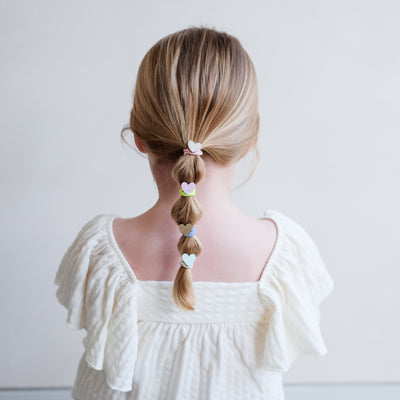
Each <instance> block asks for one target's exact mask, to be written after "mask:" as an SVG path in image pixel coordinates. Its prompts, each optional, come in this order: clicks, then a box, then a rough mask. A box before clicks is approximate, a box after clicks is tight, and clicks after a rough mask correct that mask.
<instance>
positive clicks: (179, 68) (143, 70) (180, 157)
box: [121, 27, 259, 310]
mask: <svg viewBox="0 0 400 400" xmlns="http://www.w3.org/2000/svg"><path fill="white" fill-rule="evenodd" d="M258 130H259V114H258V92H257V78H256V72H255V68H254V66H253V63H252V61H251V59H250V57H249V56H248V54H247V52H246V51H245V50H244V48H243V47H242V45H241V44H240V42H239V40H238V39H237V38H235V37H233V36H231V35H229V34H227V33H225V32H219V31H217V30H215V29H211V28H206V27H190V28H187V29H183V30H181V31H178V32H175V33H172V34H170V35H168V36H166V37H164V38H162V39H161V40H159V41H158V42H157V43H156V44H155V45H153V47H151V49H150V50H149V51H148V52H147V53H146V54H145V56H144V58H143V60H142V62H141V63H140V66H139V70H138V74H137V80H136V85H135V91H134V96H133V107H132V110H131V114H130V122H129V125H127V126H126V127H125V128H124V129H123V130H122V132H121V137H122V139H123V141H125V142H126V140H125V137H124V134H125V132H126V131H132V132H134V133H135V134H136V135H137V136H138V137H139V138H140V139H141V140H142V141H143V142H144V143H145V144H146V146H147V147H148V150H149V151H150V152H151V153H152V154H154V155H155V156H156V157H160V158H162V159H163V160H165V161H168V162H173V168H172V177H173V179H174V180H175V181H176V182H177V183H179V185H180V184H181V183H182V182H187V183H190V182H194V183H195V184H197V183H198V182H199V181H200V180H201V179H202V177H203V176H204V173H205V163H204V161H203V159H202V157H210V158H211V159H213V160H214V161H215V162H216V163H219V164H222V165H225V164H228V163H231V162H237V161H238V160H239V159H240V158H241V157H242V156H243V154H244V153H245V152H246V151H247V150H248V149H249V148H254V149H255V150H256V165H257V163H258V158H259V156H258V149H257V147H256V142H257V137H258ZM190 140H192V141H194V142H196V143H198V142H200V143H201V144H202V148H201V150H202V151H203V155H195V156H194V155H189V154H184V153H183V149H184V148H187V147H188V142H189V141H190ZM254 169H255V167H254ZM254 169H253V171H252V172H251V174H250V176H251V175H252V174H253V172H254ZM247 180H248V179H247ZM247 180H246V181H247ZM177 196H179V194H178V193H177ZM201 215H202V209H201V206H200V204H199V203H198V201H197V200H196V198H195V196H179V197H178V199H177V201H176V202H175V203H174V205H173V207H172V209H171V217H172V218H173V219H174V221H175V222H176V223H177V225H180V224H184V225H186V224H192V225H193V226H195V225H196V223H197V222H198V221H199V219H200V218H201ZM177 247H178V250H179V252H180V254H181V255H183V254H184V253H188V254H195V255H196V256H198V255H199V254H200V253H201V251H202V244H201V242H200V240H199V239H198V238H197V236H196V235H193V236H185V235H183V234H182V236H181V238H180V240H179V242H178V245H177ZM173 297H174V301H175V303H176V304H177V306H178V307H179V308H182V309H186V310H194V307H193V305H194V304H195V295H194V290H193V284H192V271H191V268H186V267H184V266H180V268H179V270H178V272H177V275H176V277H175V281H174V288H173Z"/></svg>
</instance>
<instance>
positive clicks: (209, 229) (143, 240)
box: [113, 135, 277, 282]
mask: <svg viewBox="0 0 400 400" xmlns="http://www.w3.org/2000/svg"><path fill="white" fill-rule="evenodd" d="M135 143H136V146H137V148H138V149H139V151H141V152H142V153H145V154H147V155H148V160H149V165H150V168H151V171H152V174H153V177H154V180H155V182H156V185H157V188H158V193H159V198H158V200H157V202H156V203H155V204H154V205H153V207H151V208H150V209H149V210H148V211H146V212H145V213H143V214H141V215H139V216H136V217H133V218H117V219H115V220H114V223H113V232H114V236H115V239H116V242H117V244H118V246H119V247H120V249H121V251H122V253H123V254H124V256H125V258H126V260H127V261H128V263H129V264H130V266H131V267H132V268H133V270H134V272H135V275H136V277H137V278H138V279H139V280H161V281H174V279H175V275H176V272H177V271H178V269H179V263H180V261H181V255H180V254H179V251H178V249H177V243H178V241H179V238H180V236H181V233H180V231H179V228H178V226H177V224H176V223H175V221H174V220H173V219H172V218H171V215H170V212H171V208H172V205H173V204H174V203H175V201H176V200H177V198H178V197H179V185H178V183H176V182H175V181H173V179H172V177H171V168H172V165H167V164H163V165H161V166H159V165H158V164H157V162H156V159H155V157H154V156H153V154H151V153H150V152H149V151H148V149H147V148H146V146H145V144H144V143H142V141H141V140H140V139H139V138H138V137H137V136H136V135H135ZM249 150H250V148H248V149H247V151H246V152H245V153H244V154H243V156H244V155H245V154H246V153H247V152H248V151H249ZM243 156H242V157H243ZM201 157H203V160H204V162H205V170H206V174H205V175H204V177H203V179H202V180H201V181H200V182H199V183H198V184H197V185H196V194H195V196H196V199H197V200H198V202H199V203H200V205H201V207H202V209H203V215H202V217H201V219H200V221H199V222H198V223H197V224H196V236H197V237H198V238H199V240H200V241H201V243H202V245H203V250H202V252H201V253H200V254H199V255H198V257H197V259H196V261H195V264H194V267H193V269H192V280H193V281H212V282H255V281H257V280H258V279H259V278H260V274H261V272H262V270H263V267H264V265H265V264H266V261H267V260H268V258H269V256H270V254H271V252H272V250H273V247H274V244H275V240H276V235H277V229H276V226H275V223H274V222H273V221H271V220H269V219H261V220H256V219H253V218H250V217H248V216H247V215H246V214H244V213H242V212H241V211H240V210H239V209H238V208H237V207H236V206H235V205H234V204H233V203H232V202H231V200H230V197H229V191H230V186H231V181H232V178H233V173H234V168H235V164H230V165H228V166H221V165H219V164H216V163H215V162H213V161H212V160H211V159H209V158H208V157H204V155H203V156H201ZM221 239H223V240H221ZM149 260H151V262H149Z"/></svg>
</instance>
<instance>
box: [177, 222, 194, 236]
mask: <svg viewBox="0 0 400 400" xmlns="http://www.w3.org/2000/svg"><path fill="white" fill-rule="evenodd" d="M192 228H193V225H192V224H186V225H184V224H179V229H180V231H181V233H182V235H185V236H187V235H189V233H190V231H191V230H192Z"/></svg>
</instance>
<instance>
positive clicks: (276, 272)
mask: <svg viewBox="0 0 400 400" xmlns="http://www.w3.org/2000/svg"><path fill="white" fill-rule="evenodd" d="M267 216H268V217H270V218H272V219H273V220H274V221H275V222H276V223H277V226H278V232H279V233H278V243H277V248H276V251H274V253H273V254H274V258H273V260H272V262H271V264H270V265H269V268H268V270H267V271H265V273H264V274H263V277H262V279H261V281H260V296H261V301H262V303H263V304H264V306H265V307H266V309H268V310H270V313H269V316H270V321H269V322H270V323H269V330H268V335H267V337H266V344H265V353H264V360H265V364H266V366H267V368H269V369H271V370H275V371H287V370H288V369H289V367H290V365H291V364H292V363H293V362H294V361H295V360H296V359H297V358H299V357H300V356H302V355H317V356H323V355H325V353H326V352H327V348H326V345H325V343H324V339H323V336H322V333H321V329H320V303H321V302H322V301H323V300H324V299H325V298H326V297H327V296H328V295H329V294H330V292H331V291H332V290H333V287H334V282H333V279H332V277H331V276H330V274H329V272H328V270H327V268H326V266H325V263H324V261H323V259H322V257H321V255H320V252H319V249H318V247H317V245H316V243H315V241H314V240H313V239H312V238H311V236H310V235H309V233H308V232H307V231H306V230H305V229H304V228H303V226H302V225H301V224H300V223H298V222H297V221H295V220H294V219H292V218H290V217H288V216H287V215H286V214H284V213H282V212H278V211H273V210H270V211H268V212H267Z"/></svg>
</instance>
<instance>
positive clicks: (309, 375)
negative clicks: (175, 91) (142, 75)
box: [0, 0, 400, 387]
mask: <svg viewBox="0 0 400 400" xmlns="http://www.w3.org/2000/svg"><path fill="white" fill-rule="evenodd" d="M399 17H400V5H399V3H398V2H395V1H388V0H381V1H365V0H364V1H361V0H347V1H344V0H338V1H309V0H308V1H301V2H299V1H295V0H291V1H287V2H278V1H251V0H250V1H246V2H244V3H243V2H236V1H232V0H229V1H228V0H221V1H218V2H216V1H214V0H213V1H209V0H206V1H201V2H191V1H168V2H162V1H158V2H154V1H146V2H138V1H113V2H111V1H109V2H105V1H57V2H55V1H50V0H48V1H43V0H42V1H39V0H37V1H34V2H33V1H23V0H20V1H11V0H8V1H6V0H1V1H0V54H1V71H0V72H1V74H0V85H1V87H0V112H1V118H0V129H1V135H0V152H1V153H0V166H1V169H0V171H1V172H0V174H1V188H2V196H1V202H2V206H1V208H0V209H1V221H2V224H1V225H0V233H1V239H2V240H1V254H2V257H1V262H2V263H1V269H0V271H1V272H0V274H1V276H0V296H1V303H0V304H1V305H0V307H1V310H0V312H1V315H0V317H1V321H2V323H1V329H0V343H1V347H2V349H1V355H2V357H1V359H0V387H39V386H42V387H45V386H50V387H57V386H68V385H70V384H71V383H72V380H73V378H74V374H75V371H76V367H77V361H78V358H79V357H80V354H81V352H82V342H81V341H82V338H83V336H84V332H83V331H72V330H70V329H69V328H68V327H67V326H66V325H65V318H66V311H65V310H64V309H63V308H62V306H61V305H59V304H58V303H57V301H56V298H55V290H56V287H55V285H54V284H53V280H54V276H55V272H56V269H57V267H58V264H59V262H60V260H61V257H62V255H63V254H64V252H65V250H66V247H67V246H68V245H69V244H70V242H71V240H72V239H73V238H74V237H75V235H76V233H77V232H78V230H79V229H80V227H81V226H82V224H83V223H84V222H86V221H87V220H88V219H90V218H91V217H93V216H94V215H95V214H97V213H103V212H110V213H118V214H120V215H121V216H123V217H130V216H134V215H137V214H139V213H142V212H144V211H145V210H147V209H148V208H149V207H150V206H151V205H153V203H154V201H155V200H156V196H157V192H156V187H155V184H154V183H153V181H152V178H151V174H150V171H149V169H148V166H147V161H146V160H145V159H144V158H142V157H140V156H138V155H137V154H136V153H135V152H134V151H133V150H130V149H129V148H126V147H123V146H122V145H121V143H120V140H119V132H120V129H121V128H122V126H123V125H124V124H125V123H126V122H127V121H128V117H129V110H130V106H131V95H132V90H133V85H134V81H135V75H136V72H137V68H138V65H139V62H140V60H141V59H142V57H143V56H144V54H145V52H146V51H147V50H148V49H149V48H150V47H151V46H152V45H153V44H154V43H155V42H156V41H157V40H158V39H160V38H161V37H162V36H164V35H166V34H168V33H171V32H174V31H176V30H179V29H182V28H185V27H188V26H189V25H197V24H206V25H207V26H209V27H214V28H217V29H221V30H225V31H227V32H228V33H231V34H233V35H235V36H237V37H238V38H239V39H240V40H241V42H242V43H243V45H244V47H245V48H246V49H247V50H248V52H249V54H250V56H251V57H252V59H253V61H254V64H255V67H256V70H257V74H258V80H259V97H260V115H261V131H260V153H261V160H260V164H259V166H258V169H257V171H256V173H255V175H254V176H253V178H252V179H251V181H250V182H249V183H247V184H246V185H245V186H244V187H242V188H241V189H239V190H236V191H233V192H232V199H233V201H234V202H235V203H236V204H237V205H238V206H239V207H240V208H241V209H242V210H243V211H244V212H246V213H248V214H249V215H251V216H254V217H260V216H262V214H263V212H264V211H265V210H266V209H268V208H272V209H277V210H280V211H282V212H284V213H286V214H287V215H289V216H291V217H292V218H294V219H295V220H297V221H298V222H300V223H301V224H302V225H303V226H304V227H305V228H306V229H307V230H308V231H309V233H310V234H311V235H312V236H313V237H314V239H315V240H316V242H317V244H318V245H319V247H320V251H321V254H322V255H323V257H324V259H325V261H326V264H327V266H328V269H329V271H330V273H331V275H332V276H333V278H334V280H335V291H334V293H333V294H332V295H331V296H330V297H329V298H328V299H327V300H326V301H325V302H324V303H323V304H322V306H321V325H322V331H323V334H324V337H325V340H326V344H327V347H328V354H327V355H326V356H325V357H324V358H321V359H315V358H312V357H305V358H304V359H301V360H299V361H297V362H296V363H295V364H294V365H293V367H292V369H291V371H290V372H289V373H287V374H286V375H285V381H286V382H287V383H303V382H399V380H400V367H399V359H400V351H399V345H398V340H397V339H398V337H400V322H399V317H398V315H399V306H400V301H399V295H398V284H399V281H400V269H399V266H400V265H399V259H400V257H399V253H398V250H397V249H396V246H397V245H398V241H399V240H398V239H399V234H398V226H399V222H400V221H399V216H400V212H399V209H398V207H396V206H397V205H398V204H399V200H400V199H399V185H398V181H399V157H398V152H399V150H398V149H399V145H400V142H399V128H400V123H399V116H398V110H399V109H400V104H399V103H400V101H399V89H400V77H399V71H400V57H399V51H398V37H399V35H400V27H399V23H398V21H399ZM250 167H251V160H244V161H243V162H242V163H241V164H240V165H239V166H238V169H237V176H236V180H235V183H236V184H235V187H236V186H237V185H239V184H240V183H241V181H242V180H243V179H244V178H245V177H246V176H247V173H248V171H249V168H250Z"/></svg>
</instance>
